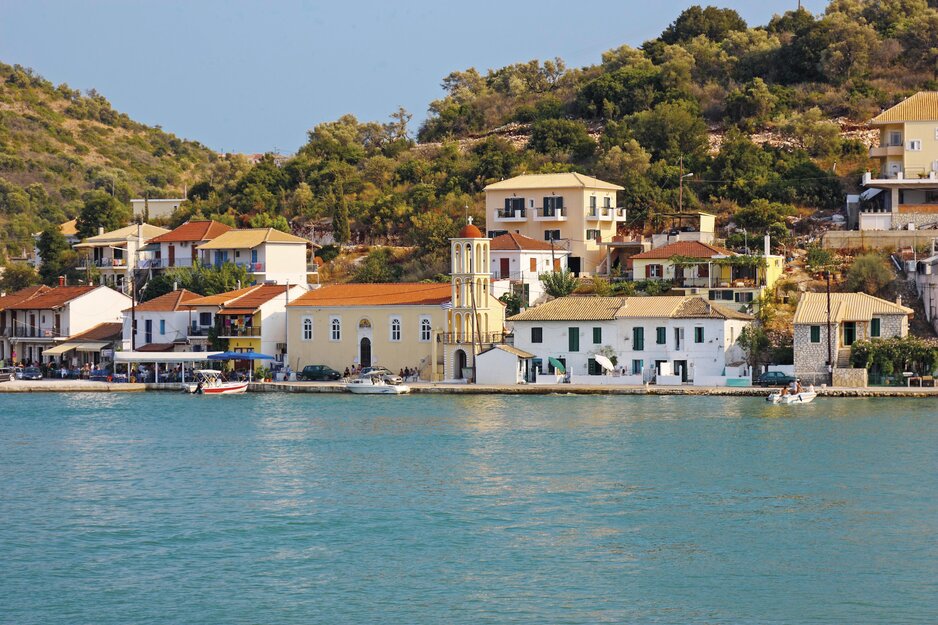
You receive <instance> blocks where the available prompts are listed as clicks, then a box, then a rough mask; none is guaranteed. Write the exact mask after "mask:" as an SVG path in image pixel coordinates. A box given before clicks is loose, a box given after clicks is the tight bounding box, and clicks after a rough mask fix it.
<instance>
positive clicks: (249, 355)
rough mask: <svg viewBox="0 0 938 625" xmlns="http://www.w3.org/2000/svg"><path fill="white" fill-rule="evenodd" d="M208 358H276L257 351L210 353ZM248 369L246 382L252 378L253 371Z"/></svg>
mask: <svg viewBox="0 0 938 625" xmlns="http://www.w3.org/2000/svg"><path fill="white" fill-rule="evenodd" d="M208 359H209V360H276V358H274V357H273V356H268V355H267V354H261V353H259V352H221V353H219V354H212V355H211V356H209V357H208ZM252 369H253V368H252ZM252 369H248V382H250V381H251V380H252V375H253V373H254V371H253V370H252Z"/></svg>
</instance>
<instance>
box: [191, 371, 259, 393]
mask: <svg viewBox="0 0 938 625" xmlns="http://www.w3.org/2000/svg"><path fill="white" fill-rule="evenodd" d="M193 374H194V375H195V384H187V385H186V386H185V387H184V388H183V390H184V391H186V392H188V393H192V394H194V395H238V394H241V393H244V392H246V391H247V390H248V383H247V382H225V381H224V380H222V377H221V371H215V370H214V369H197V370H195V371H194V372H193Z"/></svg>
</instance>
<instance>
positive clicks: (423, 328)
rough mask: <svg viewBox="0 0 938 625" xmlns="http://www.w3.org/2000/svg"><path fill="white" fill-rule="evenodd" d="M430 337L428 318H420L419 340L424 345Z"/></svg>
mask: <svg viewBox="0 0 938 625" xmlns="http://www.w3.org/2000/svg"><path fill="white" fill-rule="evenodd" d="M431 336H432V330H431V328H430V317H421V318H420V340H421V341H423V342H424V343H428V342H429V341H430V338H431Z"/></svg>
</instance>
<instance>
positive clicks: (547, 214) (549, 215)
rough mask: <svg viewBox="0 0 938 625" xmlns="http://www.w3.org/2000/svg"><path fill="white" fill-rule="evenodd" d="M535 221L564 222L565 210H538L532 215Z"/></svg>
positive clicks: (565, 217) (565, 218)
mask: <svg viewBox="0 0 938 625" xmlns="http://www.w3.org/2000/svg"><path fill="white" fill-rule="evenodd" d="M534 218H535V219H537V220H543V221H566V220H567V209H566V208H539V209H537V212H536V213H535V215H534Z"/></svg>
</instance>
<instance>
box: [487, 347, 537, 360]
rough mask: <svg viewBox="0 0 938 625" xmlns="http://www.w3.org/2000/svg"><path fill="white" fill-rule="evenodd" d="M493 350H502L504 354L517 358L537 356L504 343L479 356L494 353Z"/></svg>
mask: <svg viewBox="0 0 938 625" xmlns="http://www.w3.org/2000/svg"><path fill="white" fill-rule="evenodd" d="M493 349H500V350H501V351H503V352H508V353H509V354H511V355H512V356H517V357H518V358H536V356H535V354H529V353H528V352H526V351H524V350H523V349H518V348H517V347H515V346H513V345H505V344H504V343H501V344H499V345H493V346H492V347H490V348H488V349H487V350H485V351H482V352H479V355H480V356H481V355H482V354H487V353H488V352H490V351H492V350H493Z"/></svg>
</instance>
